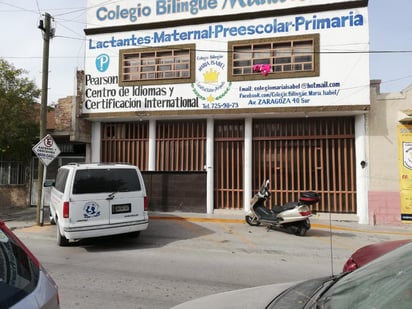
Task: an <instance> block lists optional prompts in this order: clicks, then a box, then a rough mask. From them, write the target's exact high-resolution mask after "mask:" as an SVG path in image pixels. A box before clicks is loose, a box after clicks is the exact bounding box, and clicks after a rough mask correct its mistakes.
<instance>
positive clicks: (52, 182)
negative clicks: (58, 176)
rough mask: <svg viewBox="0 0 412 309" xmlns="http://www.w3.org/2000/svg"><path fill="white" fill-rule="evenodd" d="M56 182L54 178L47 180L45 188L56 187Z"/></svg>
mask: <svg viewBox="0 0 412 309" xmlns="http://www.w3.org/2000/svg"><path fill="white" fill-rule="evenodd" d="M55 184H56V181H55V180H54V179H52V180H47V179H46V180H45V181H44V184H43V186H44V187H45V188H49V187H54V185H55Z"/></svg>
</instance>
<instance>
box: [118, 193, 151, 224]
mask: <svg viewBox="0 0 412 309" xmlns="http://www.w3.org/2000/svg"><path fill="white" fill-rule="evenodd" d="M114 195H115V196H114V198H113V200H112V202H111V212H110V224H117V223H123V222H133V221H147V216H146V213H145V211H144V202H145V201H144V195H143V193H142V191H135V192H119V193H117V194H114Z"/></svg>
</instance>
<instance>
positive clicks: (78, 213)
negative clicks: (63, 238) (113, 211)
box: [69, 193, 110, 228]
mask: <svg viewBox="0 0 412 309" xmlns="http://www.w3.org/2000/svg"><path fill="white" fill-rule="evenodd" d="M108 195H109V194H107V193H99V194H96V193H94V194H73V195H72V198H71V200H70V223H69V226H70V227H71V228H74V227H88V228H95V227H96V228H97V227H103V226H105V225H109V223H110V199H108Z"/></svg>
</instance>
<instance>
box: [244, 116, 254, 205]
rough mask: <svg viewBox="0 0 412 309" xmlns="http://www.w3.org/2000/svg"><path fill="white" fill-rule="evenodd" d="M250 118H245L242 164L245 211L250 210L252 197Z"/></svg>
mask: <svg viewBox="0 0 412 309" xmlns="http://www.w3.org/2000/svg"><path fill="white" fill-rule="evenodd" d="M252 123H253V121H252V119H251V118H246V119H245V166H244V179H245V181H244V201H243V208H244V210H245V212H248V211H249V210H250V198H251V197H252V140H253V128H252Z"/></svg>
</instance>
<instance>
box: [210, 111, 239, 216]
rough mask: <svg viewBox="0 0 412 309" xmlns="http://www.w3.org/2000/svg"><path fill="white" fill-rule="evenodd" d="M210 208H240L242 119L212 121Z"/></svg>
mask: <svg viewBox="0 0 412 309" xmlns="http://www.w3.org/2000/svg"><path fill="white" fill-rule="evenodd" d="M214 132H215V138H214V141H215V143H214V160H215V163H214V165H215V166H214V170H215V175H214V186H215V190H214V207H215V208H226V209H240V208H243V198H244V187H243V186H244V184H243V170H244V169H243V166H244V136H245V134H244V121H243V119H242V120H216V121H215V128H214Z"/></svg>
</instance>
